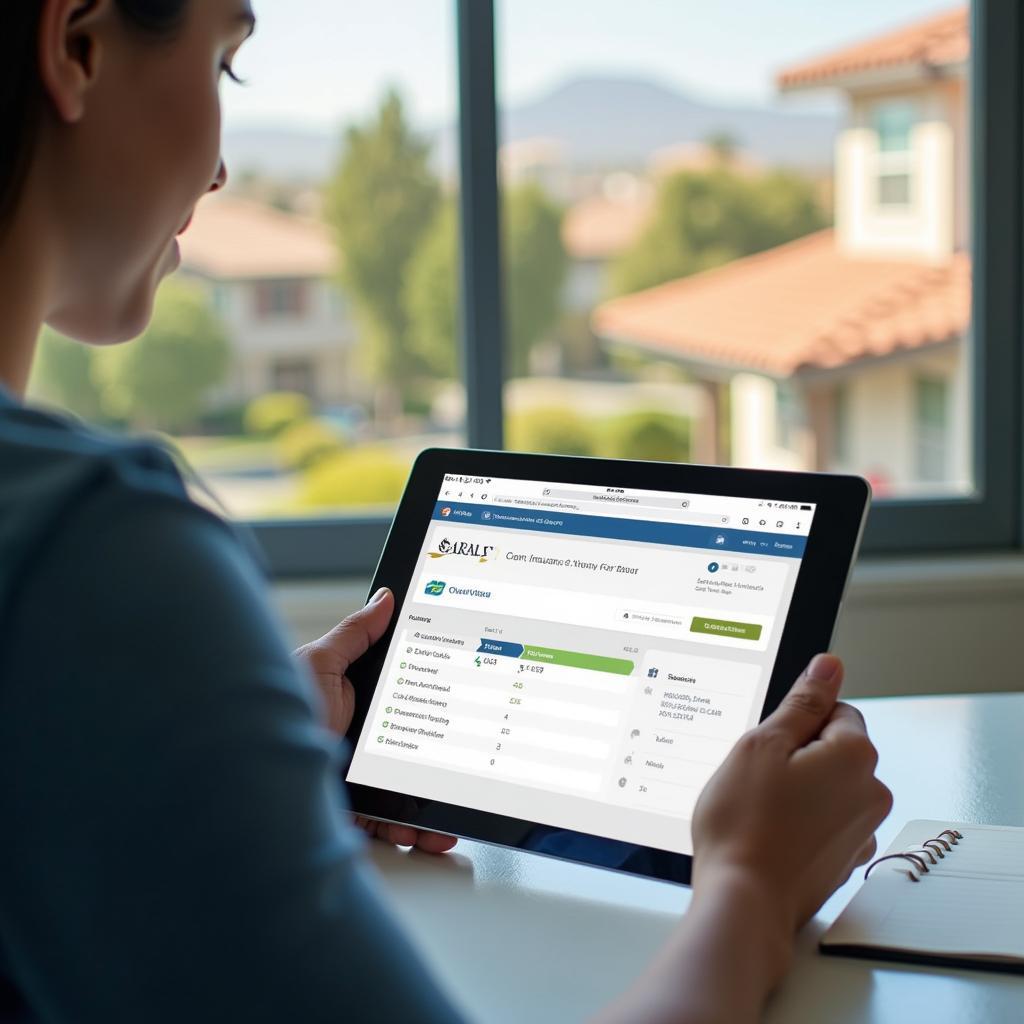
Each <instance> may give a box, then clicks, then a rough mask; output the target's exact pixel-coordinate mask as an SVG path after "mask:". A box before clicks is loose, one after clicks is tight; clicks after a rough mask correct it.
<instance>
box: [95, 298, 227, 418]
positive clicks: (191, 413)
mask: <svg viewBox="0 0 1024 1024" xmlns="http://www.w3.org/2000/svg"><path fill="white" fill-rule="evenodd" d="M230 356H231V352H230V346H229V344H228V339H227V335H226V334H225V331H224V328H223V326H222V324H221V322H220V320H219V319H218V317H217V315H216V314H215V313H214V311H213V309H212V308H211V307H210V305H209V303H208V302H207V300H206V298H205V296H204V295H203V293H202V291H200V290H199V289H198V288H197V287H195V286H194V285H188V284H185V283H183V282H181V281H168V282H166V283H165V284H164V285H163V287H162V288H161V290H160V292H159V294H158V296H157V300H156V306H155V309H154V311H153V319H152V321H151V323H150V325H149V327H148V329H147V330H146V332H145V334H143V335H142V337H140V338H139V339H138V340H136V341H134V342H130V343H129V344H127V345H120V346H117V347H116V348H110V349H107V350H105V351H103V352H100V353H98V358H97V360H96V364H95V367H94V370H95V374H94V375H95V378H96V380H97V382H98V383H99V384H100V385H101V387H102V395H103V405H104V409H105V411H106V412H107V413H108V414H109V415H112V416H117V417H122V418H124V419H127V420H130V421H131V422H132V423H134V424H137V425H139V426H146V427H157V428H160V429H163V430H168V431H176V430H182V429H184V428H186V427H188V426H189V425H190V424H192V423H193V422H194V421H195V419H196V417H197V416H198V415H199V413H200V412H201V411H202V410H203V405H204V402H205V399H206V397H207V395H208V394H209V392H210V391H211V390H212V389H213V388H215V387H216V386H217V385H218V384H220V383H222V382H223V380H224V378H225V375H226V373H227V369H228V365H229V361H230Z"/></svg>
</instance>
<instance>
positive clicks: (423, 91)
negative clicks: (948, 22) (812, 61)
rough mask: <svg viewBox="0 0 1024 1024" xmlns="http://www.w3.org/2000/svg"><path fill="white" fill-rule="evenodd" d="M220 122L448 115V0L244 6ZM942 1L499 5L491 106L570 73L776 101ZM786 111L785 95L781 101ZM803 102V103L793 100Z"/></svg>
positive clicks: (529, 95)
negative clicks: (386, 103)
mask: <svg viewBox="0 0 1024 1024" xmlns="http://www.w3.org/2000/svg"><path fill="white" fill-rule="evenodd" d="M253 5H254V7H255V10H256V14H257V16H258V18H259V26H258V29H257V34H256V36H255V37H254V38H253V39H252V40H250V41H249V43H247V44H246V47H245V49H244V50H243V52H242V53H241V54H240V55H239V58H238V61H237V63H236V67H237V69H238V71H239V72H240V73H241V74H242V75H243V76H245V77H247V78H248V79H249V84H248V85H246V86H244V87H237V86H235V85H233V84H231V83H225V86H224V101H225V110H226V117H227V126H228V127H232V126H244V125H251V124H254V123H255V124H263V125H266V124H272V125H277V126H281V125H291V126H295V127H310V128H330V129H333V128H335V127H336V126H337V125H339V124H341V123H344V122H346V121H349V120H351V119H353V118H361V117H365V116H366V114H367V113H368V112H369V111H370V110H371V109H372V108H373V107H374V106H375V103H376V101H377V99H378V98H379V96H380V94H381V92H382V91H383V89H384V88H385V87H386V86H387V85H388V84H389V83H394V84H397V85H398V86H399V87H400V88H401V90H402V92H403V94H404V96H405V99H406V101H407V103H408V105H409V109H410V113H411V116H412V117H413V120H414V121H415V122H416V123H417V124H419V125H421V126H425V127H429V126H435V125H438V124H442V123H446V122H450V121H451V120H453V118H454V114H455V95H456V91H455V25H454V17H455V16H454V10H455V0H361V2H360V3H355V2H353V0H254V3H253ZM952 6H955V4H950V3H949V2H948V0H718V2H717V3H715V2H714V0H498V23H499V24H498V63H499V70H498V75H499V102H500V103H503V104H515V103H518V102H522V101H524V100H529V99H533V98H535V97H537V96H540V95H542V94H543V93H544V92H546V91H547V90H549V89H551V88H552V87H554V86H556V85H558V84H559V83H560V82H562V81H565V80H566V79H568V78H572V77H575V76H578V75H594V74H600V75H614V76H643V77H647V78H654V79H656V80H659V81H661V82H664V83H667V84H669V85H673V86H675V87H677V88H679V89H681V90H684V91H686V92H688V93H690V94H692V95H695V96H699V97H701V98H703V99H709V100H713V101H717V102H722V103H730V104H749V103H757V104H761V103H766V102H769V101H771V100H772V99H773V87H772V80H773V75H774V72H775V71H776V70H777V69H778V68H779V67H783V66H785V65H787V64H789V63H792V62H795V61H798V60H800V59H801V58H803V57H807V56H814V55H816V54H818V53H822V52H826V51H828V50H829V49H831V48H833V47H835V46H837V45H843V44H845V43H848V42H852V41H855V40H857V39H860V38H863V37H865V36H870V35H873V34H875V33H876V32H879V31H883V30H885V29H887V28H891V27H897V26H899V25H901V24H903V23H906V22H908V21H914V20H916V19H918V18H921V17H924V16H927V15H929V14H933V13H936V12H939V11H944V10H949V9H950V8H951V7H952ZM787 102H789V103H790V104H791V105H792V104H793V102H794V101H792V100H789V101H787ZM796 102H803V103H805V104H806V103H807V102H808V101H796Z"/></svg>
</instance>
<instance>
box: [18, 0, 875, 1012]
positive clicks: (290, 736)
mask: <svg viewBox="0 0 1024 1024" xmlns="http://www.w3.org/2000/svg"><path fill="white" fill-rule="evenodd" d="M252 25H253V16H252V12H251V11H250V10H249V8H248V6H247V3H246V0H201V2H200V0H9V2H8V3H7V4H6V5H5V10H4V32H3V33H2V36H0V51H2V59H0V128H2V130H3V132H4V135H5V141H4V148H3V151H2V155H0V270H2V273H0V293H2V302H0V327H2V330H0V382H2V385H0V386H2V393H0V631H2V638H0V827H2V828H3V840H2V842H0V1018H3V1019H5V1020H6V1019H11V1018H16V1019H23V1020H28V1021H54V1022H62V1021H68V1022H70V1021H75V1022H78V1024H88V1022H92V1021H104V1022H116V1021H133V1022H138V1021H182V1020H217V1021H223V1020H236V1019H237V1020H247V1021H262V1020H267V1021H271V1020H273V1021H282V1020H288V1021H298V1022H311V1021H332V1022H336V1021H338V1020H342V1019H363V1018H364V1017H365V1018H370V1017H373V1018H375V1019H377V1018H380V1017H381V1016H383V1017H384V1018H385V1019H408V1020H423V1021H448V1020H454V1019H457V1017H458V1014H457V1012H456V1010H455V1009H454V1008H453V1007H452V1006H451V1005H450V1004H449V1002H448V1001H447V999H446V998H445V996H444V995H443V994H442V992H441V991H440V990H439V988H438V987H437V986H436V985H435V983H434V981H433V980H432V978H431V977H430V975H429V973H428V972H427V971H426V969H425V968H424V967H423V966H422V964H421V962H420V960H419V959H418V957H417V955H416V953H415V952H414V951H413V949H412V948H411V946H410V945H409V944H408V943H407V941H406V940H405V938H404V937H403V936H402V934H401V933H400V931H399V930H398V928H397V927H396V925H395V924H394V922H393V921H392V919H391V918H390V916H389V914H388V911H387V909H386V907H385V905H384V903H383V900H382V898H381V896H380V894H379V892H378V888H377V884H376V882H375V881H374V878H373V876H372V873H371V871H370V870H369V869H368V868H367V866H366V865H365V863H364V859H363V855H362V846H361V842H360V840H359V839H358V835H359V833H358V832H357V831H356V830H355V829H353V828H352V827H351V826H350V825H349V824H348V822H347V821H346V816H345V813H344V802H343V794H342V792H341V786H340V783H339V781H338V779H337V776H336V773H335V771H334V768H333V766H334V760H335V759H334V753H335V749H334V748H335V747H336V745H337V744H336V741H332V738H331V733H330V732H329V731H328V729H327V728H325V727H324V725H325V724H326V725H329V726H330V728H331V729H333V730H334V732H335V733H340V734H343V733H344V731H345V729H346V728H347V726H348V724H349V721H350V719H351V712H352V708H351V687H350V686H349V684H348V682H347V680H346V679H345V672H346V670H347V667H348V665H349V664H350V663H351V662H352V660H353V659H355V658H357V657H359V656H360V655H361V654H362V653H363V652H364V651H365V650H366V648H367V646H368V645H369V644H370V643H372V642H373V641H374V640H375V639H376V638H377V637H379V636H380V635H381V633H382V632H383V631H384V629H385V628H386V626H387V624H388V621H389V619H390V617H391V615H392V613H393V610H394V602H393V599H392V597H391V595H390V594H389V593H387V592H386V591H385V592H382V593H381V594H378V595H377V596H376V597H375V599H374V600H373V601H372V602H371V603H370V604H369V605H368V606H367V607H366V608H365V609H363V610H362V611H361V612H359V613H357V614H356V615H354V616H352V617H351V618H349V619H348V620H346V621H345V622H343V623H342V624H341V625H340V626H339V627H338V628H337V629H335V630H334V631H333V632H332V633H330V634H329V635H328V636H326V637H324V638H323V639H321V640H320V641H318V642H317V643H314V644H311V645H309V646H308V647H306V648H303V649H302V650H301V651H299V652H298V657H297V658H293V657H292V656H291V655H290V654H289V652H288V651H287V650H286V648H285V645H284V642H283V640H282V633H281V630H280V628H279V625H278V623H277V622H276V620H275V619H274V616H273V615H272V614H271V612H270V611H269V610H268V606H267V601H266V598H265V595H264V590H263V584H262V581H261V579H260V578H259V576H258V573H257V571H256V569H255V568H254V565H253V562H252V560H251V559H250V557H249V555H248V553H247V552H246V550H244V548H243V546H242V545H241V544H240V543H239V542H238V540H237V538H236V537H235V535H234V534H233V533H232V531H231V530H230V528H229V527H228V526H226V525H225V524H224V523H222V522H221V521H219V520H217V519H216V518H214V517H213V516H211V515H210V514H208V513H207V512H205V511H203V510H202V509H200V508H198V507H197V506H196V505H194V504H192V503H191V502H190V501H189V500H188V498H187V496H186V493H185V490H184V487H183V485H182V483H181V480H180V479H179V477H178V475H177V474H176V472H175V470H174V468H173V466H172V465H171V464H170V462H169V461H168V459H167V458H166V457H165V456H164V455H163V454H162V453H161V452H160V451H158V450H156V449H154V448H153V447H151V446H148V445H145V444H141V443H135V442H131V441H123V442H122V441H116V440H112V439H110V438H107V437H103V436H99V435H97V434H95V433H92V432H90V431H88V430H86V429H85V428H83V427H81V426H79V425H77V424H73V423H70V422H68V421H66V420H64V419H61V418H58V417H56V416H53V415H50V414H47V413H44V412H41V411H34V410H31V409H29V408H27V407H26V406H25V405H24V404H23V400H22V396H23V394H24V390H25V385H26V381H27V379H28V375H29V370H30V366H31V363H32V357H33V352H34V348H35V344H36V338H37V336H38V333H39V330H40V327H41V326H42V324H43V323H48V324H51V325H53V326H54V327H55V328H57V329H59V330H61V331H63V332H64V333H66V334H70V335H73V336H75V337H77V338H79V339H81V340H82V341H83V342H86V343H92V344H105V343H108V342H111V341H119V340H124V339H127V338H131V337H133V336H135V335H137V334H138V333H140V332H141V331H142V329H143V328H144V327H145V325H146V323H147V320H148V318H149V316H150V312H151V308H152V302H153V295H154V292H155V290H156V288H157V286H158V284H159V282H160V281H161V279H162V278H163V277H164V276H165V275H166V274H168V273H169V272H170V271H171V270H173V269H174V267H175V266H176V264H177V262H178V251H177V242H176V241H175V236H176V235H177V234H178V233H180V232H181V231H183V230H184V229H185V228H186V227H187V225H188V221H189V219H190V217H191V213H192V210H193V208H194V206H195V204H196V203H197V202H198V201H199V200H200V198H201V197H202V196H203V195H204V194H205V193H206V192H209V191H213V190H216V189H218V188H221V187H222V186H223V184H224V182H225V179H226V174H225V170H224V167H223V164H222V163H221V161H220V157H219V152H220V148H219V147H220V142H219V135H220V108H219V101H218V82H219V79H220V78H221V77H222V76H223V75H225V74H228V75H230V73H231V61H232V59H233V58H234V55H235V53H236V52H237V51H238V48H239V47H240V46H241V45H242V43H243V41H244V40H245V38H246V36H247V35H248V34H249V33H250V32H251V30H252ZM303 663H304V665H305V669H303V668H301V667H300V666H302V665H303ZM841 676H842V667H841V666H840V664H839V663H838V662H837V661H836V659H834V658H831V657H829V656H827V655H821V656H819V657H818V658H817V659H815V661H814V662H812V664H811V666H810V667H809V669H808V671H807V672H806V673H805V674H804V676H803V677H801V679H800V680H799V681H798V682H797V684H796V686H795V687H794V689H793V691H792V693H791V694H790V696H789V697H788V698H787V699H786V701H785V703H784V704H783V706H782V707H781V708H780V709H779V710H778V712H776V713H775V714H774V715H773V716H772V717H771V718H770V719H768V720H767V721H766V722H764V723H763V724H762V725H761V726H760V727H758V728H757V729H755V730H753V731H752V732H751V733H749V734H748V735H747V736H746V737H745V738H744V739H743V740H741V741H740V743H739V745H738V746H737V748H736V750H735V751H734V753H733V754H732V755H731V756H730V757H729V758H728V760H727V761H726V763H725V764H724V765H723V767H722V768H721V770H720V771H719V772H718V773H717V775H716V776H715V777H714V778H713V780H712V781H711V783H710V785H709V786H708V788H707V790H706V792H705V793H704V795H703V797H702V798H701V800H700V803H699V805H698V808H697V812H696V817H695V820H694V842H695V848H696V855H695V863H694V881H695V889H694V897H693V900H692V903H691V905H690V908H689V910H688V912H687V914H686V916H685V918H684V919H683V920H682V922H681V923H680V925H679V926H678V929H677V931H676V933H675V935H674V936H673V938H672V939H671V941H670V942H669V943H668V945H667V946H666V948H665V950H664V951H663V953H662V954H661V956H660V958H659V959H658V960H657V962H656V963H654V964H653V965H652V966H651V968H650V970H649V971H648V972H647V974H646V975H645V976H644V977H643V978H642V979H640V980H639V981H638V982H637V984H636V985H635V986H634V988H633V989H632V990H631V991H630V992H627V993H626V994H624V995H623V996H622V998H621V1000H620V1001H619V1002H618V1003H617V1004H616V1005H615V1006H613V1007H611V1008H609V1009H608V1011H607V1012H606V1014H605V1016H604V1019H605V1020H607V1021H619V1020H622V1021H642V1022H647V1021H650V1022H654V1021H705V1020H723V1021H731V1022H744V1021H749V1020H754V1019H755V1018H756V1017H757V1016H758V1014H759V1012H760V1009H761V1007H762V1005H763V1003H764V1000H765V999H766V997H767V995H768V993H769V992H770V991H771V989H772V988H773V986H775V985H776V984H777V982H778V981H779V979H780V978H781V977H782V975H783V973H784V971H785V970H786V966H787V964H788V962H789V960H790V957H791V955H792V949H793V940H794V933H795V932H796V930H797V929H798V928H799V927H800V926H801V925H802V924H803V923H804V922H805V921H806V920H807V919H808V918H809V917H810V916H811V915H812V914H813V913H814V911H815V910H816V909H817V908H818V907H819V906H820V905H821V903H822V901H823V900H824V899H825V898H826V897H827V896H828V895H829V894H830V893H831V892H832V891H833V890H834V889H835V888H836V886H838V885H839V884H841V883H842V882H843V880H844V879H846V878H847V877H848V875H849V873H850V871H851V870H852V869H853V867H854V866H855V865H858V864H861V863H863V862H864V861H865V860H866V859H867V858H868V857H869V856H870V855H871V854H872V852H873V850H874V840H873V838H872V836H873V832H874V830H875V828H876V827H877V825H878V824H879V823H880V822H881V821H882V819H883V818H884V817H885V815H886V814H887V813H888V810H889V807H890V801H891V797H890V794H889V793H888V791H887V790H886V789H885V787H884V786H883V785H882V784H881V783H880V782H878V781H877V780H876V779H875V778H874V767H875V761H876V755H875V751H874V748H873V747H872V745H871V743H870V742H869V740H868V739H867V736H866V734H865V732H864V728H863V723H862V721H861V719H860V717H859V716H858V715H857V713H856V712H855V711H853V710H852V709H851V708H849V707H846V706H844V705H842V704H837V702H836V700H837V693H838V690H839V685H840V680H841ZM314 681H315V683H316V684H318V687H319V690H320V692H321V695H322V699H317V694H316V689H317V687H316V686H314ZM364 824H366V823H364ZM367 827H368V828H370V826H367ZM371 831H372V828H371ZM381 838H385V839H387V840H389V841H391V842H397V843H400V844H403V845H412V844H417V845H419V846H421V847H422V848H424V849H427V850H431V851H434V852H442V851H444V850H445V849H447V848H449V847H450V846H451V845H452V840H450V839H447V838H445V837H440V836H430V835H422V834H416V833H415V832H413V831H412V830H410V829H403V828H397V827H385V828H384V829H383V835H382V836H381Z"/></svg>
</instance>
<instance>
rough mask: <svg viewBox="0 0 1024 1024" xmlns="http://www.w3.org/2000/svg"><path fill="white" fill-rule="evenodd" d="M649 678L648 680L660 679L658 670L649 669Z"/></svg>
mask: <svg viewBox="0 0 1024 1024" xmlns="http://www.w3.org/2000/svg"><path fill="white" fill-rule="evenodd" d="M647 678H648V679H657V678H658V670H657V669H656V668H649V669H648V670H647Z"/></svg>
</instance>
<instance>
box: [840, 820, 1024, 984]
mask: <svg viewBox="0 0 1024 1024" xmlns="http://www.w3.org/2000/svg"><path fill="white" fill-rule="evenodd" d="M820 948H821V951H822V952H823V953H829V954H832V955H836V956H856V957H867V958H869V959H877V960H904V961H910V962H912V963H920V964H937V965H946V966H956V967H972V968H979V969H983V970H992V971H1012V972H1015V973H1021V974H1024V828H1009V827H1002V826H996V825H968V824H950V823H949V822H942V821H911V822H910V823H909V824H908V825H907V826H906V827H905V828H904V829H903V831H902V832H900V834H899V835H898V836H897V837H896V839H895V841H894V842H893V844H892V846H890V847H889V849H888V850H887V851H886V853H885V854H884V855H883V856H881V857H878V858H876V860H875V861H874V862H872V864H871V865H870V867H869V868H868V874H867V881H865V883H864V884H863V885H862V886H861V888H860V889H859V890H858V891H857V894H856V895H855V896H854V897H853V899H852V900H851V901H850V904H849V906H847V907H846V909H845V910H844V911H843V912H842V913H841V914H840V915H839V918H838V919H837V920H836V922H835V923H834V924H833V925H832V927H831V928H829V930H828V931H827V932H826V933H825V934H824V935H823V936H822V938H821V942H820Z"/></svg>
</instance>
